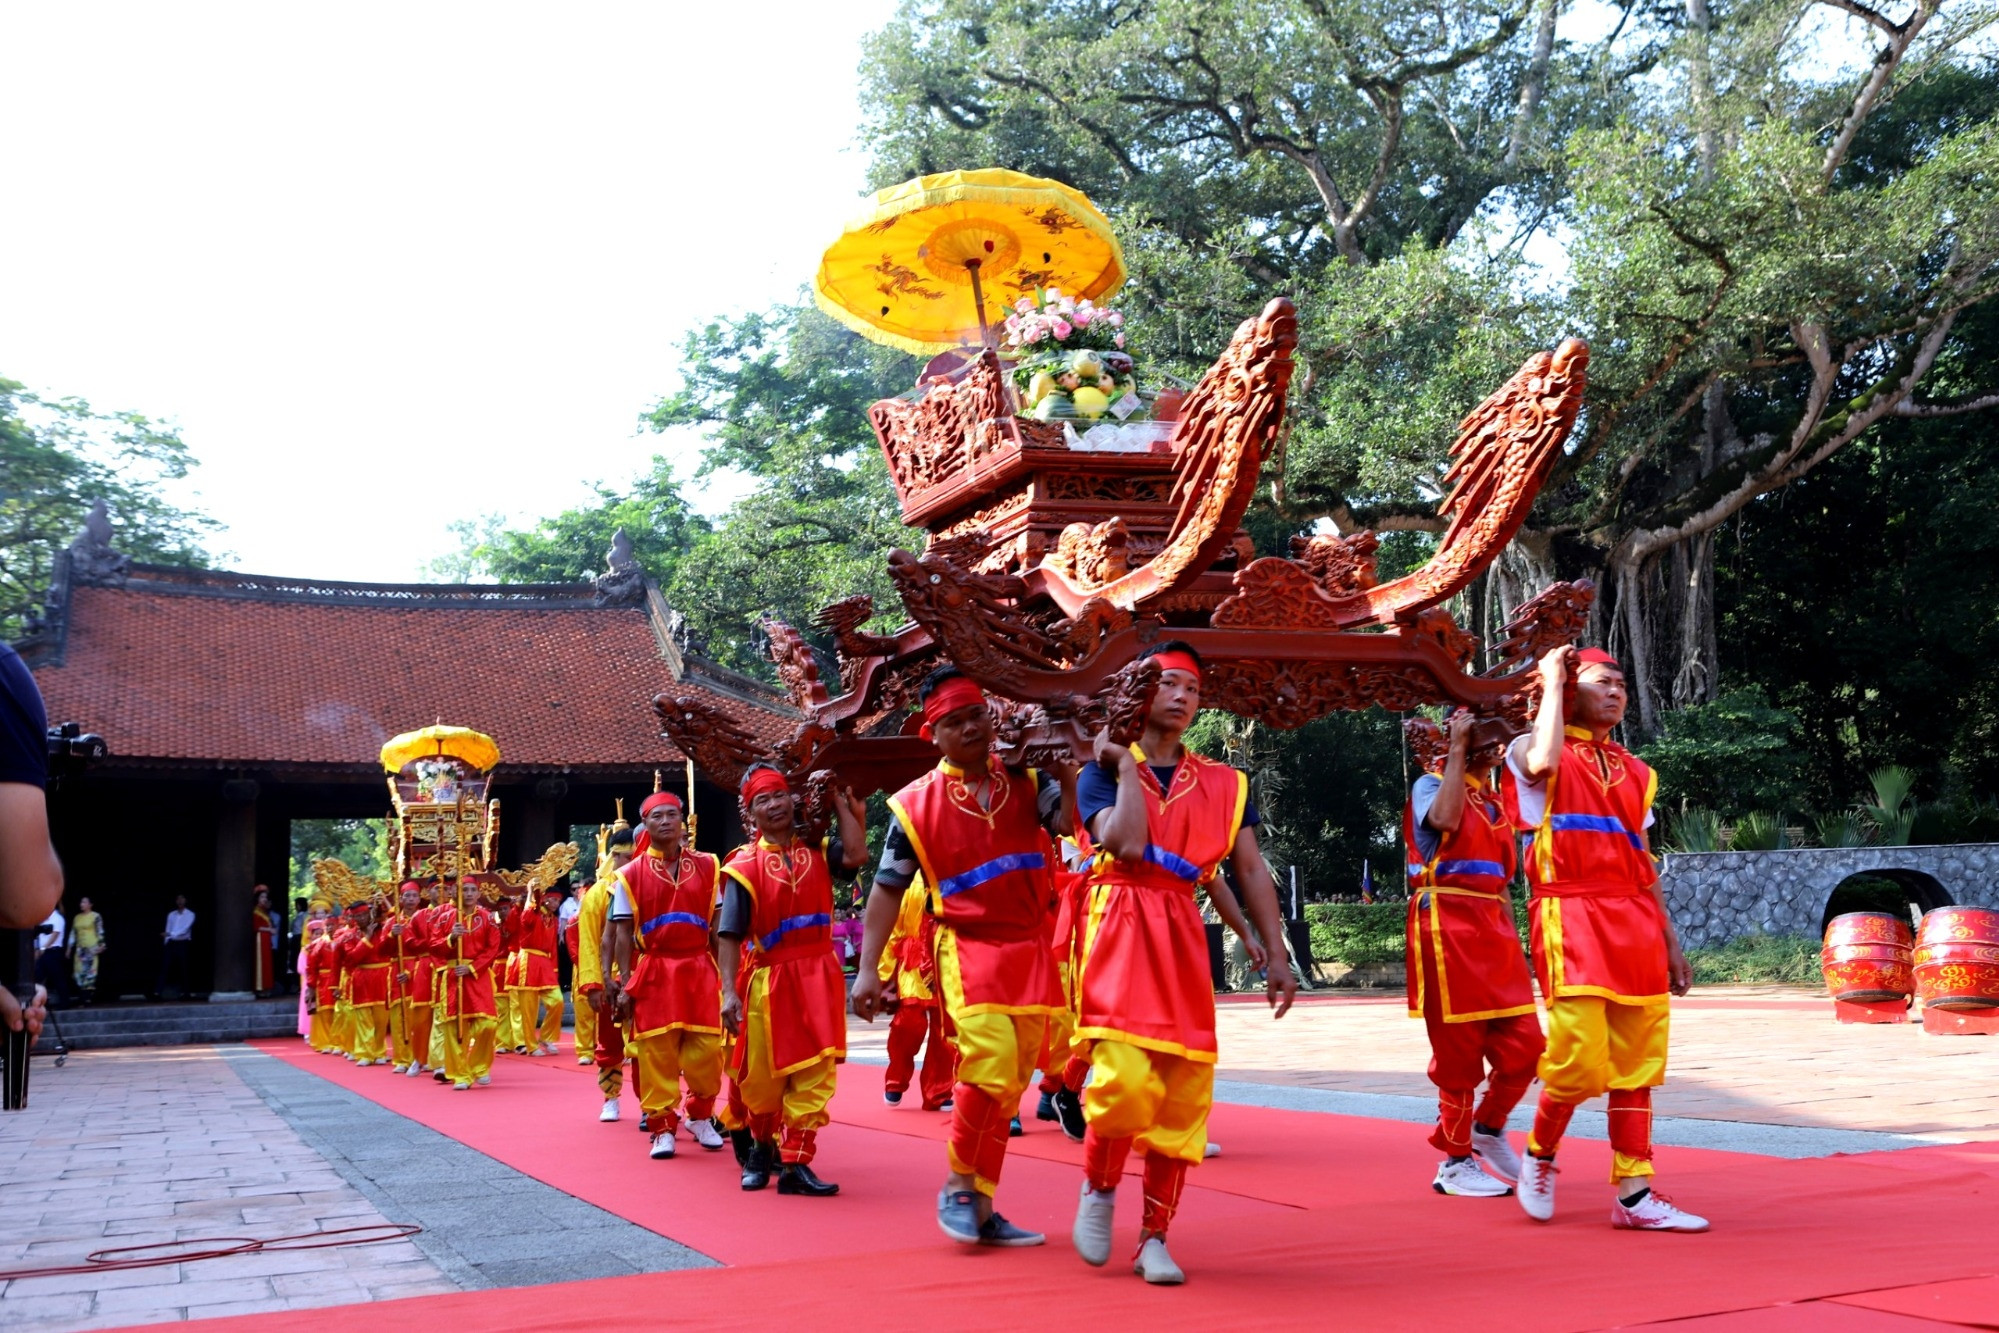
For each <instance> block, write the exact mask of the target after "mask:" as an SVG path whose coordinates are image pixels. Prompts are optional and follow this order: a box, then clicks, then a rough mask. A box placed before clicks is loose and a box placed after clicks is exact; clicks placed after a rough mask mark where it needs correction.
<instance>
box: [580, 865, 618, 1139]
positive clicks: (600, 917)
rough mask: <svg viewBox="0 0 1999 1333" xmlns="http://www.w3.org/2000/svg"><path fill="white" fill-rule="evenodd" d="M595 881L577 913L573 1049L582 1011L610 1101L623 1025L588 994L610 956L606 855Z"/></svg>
mask: <svg viewBox="0 0 1999 1333" xmlns="http://www.w3.org/2000/svg"><path fill="white" fill-rule="evenodd" d="M598 870H599V872H600V873H599V875H598V879H597V882H596V883H595V884H592V885H591V886H590V887H589V888H588V889H587V890H585V891H584V894H583V908H582V910H581V911H579V912H578V913H577V914H576V947H577V954H576V994H577V996H578V999H577V1002H576V1013H577V1027H576V1032H577V1037H576V1049H577V1050H578V1051H579V1052H581V1051H583V1050H584V1046H583V1036H582V1033H583V1026H582V1015H583V1012H584V1011H585V1010H586V1009H587V1010H589V1011H590V1014H591V1017H592V1020H593V1022H592V1027H591V1032H592V1035H593V1037H594V1039H595V1040H594V1044H593V1045H592V1046H591V1047H590V1048H589V1050H590V1052H591V1056H592V1058H593V1059H594V1060H595V1061H596V1064H597V1087H598V1089H599V1090H600V1091H602V1092H603V1094H604V1099H605V1100H606V1101H609V1100H610V1099H611V1098H613V1097H616V1096H617V1095H618V1094H619V1093H621V1092H623V1091H624V1088H625V1029H624V1027H623V1026H622V1025H621V1024H620V1023H619V1022H618V1020H617V1018H616V1016H615V1015H600V1014H598V1013H597V1011H596V1009H595V1008H594V1007H593V1006H592V1005H591V1003H590V997H591V996H592V995H593V994H595V995H601V994H603V991H604V980H605V977H606V976H607V975H608V974H609V972H610V970H611V960H610V959H608V958H606V957H605V956H604V923H605V922H606V921H608V920H610V916H611V877H612V875H613V874H614V873H615V872H614V871H613V870H612V869H611V863H610V861H609V860H608V859H606V860H604V861H600V862H599V863H598Z"/></svg>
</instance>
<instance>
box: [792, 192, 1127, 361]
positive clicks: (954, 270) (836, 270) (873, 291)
mask: <svg viewBox="0 0 1999 1333" xmlns="http://www.w3.org/2000/svg"><path fill="white" fill-rule="evenodd" d="M1124 277H1125V268H1124V251H1123V250H1122V249H1120V248H1119V247H1118V243H1117V236H1116V235H1115V234H1114V233H1113V232H1112V231H1111V224H1110V220H1109V219H1108V218H1106V217H1105V216H1104V215H1103V214H1102V213H1099V212H1098V211H1097V206H1096V205H1095V204H1092V203H1091V202H1090V201H1089V200H1088V199H1085V198H1084V197H1083V196H1082V194H1081V193H1080V192H1078V191H1076V190H1072V189H1070V188H1069V187H1068V186H1066V185H1064V184H1062V183H1061V182H1059V181H1051V180H1043V179H1041V178H1040V177H1038V176H1025V175H1022V174H1021V173H1020V172H1018V171H1007V170H1005V169H1004V168H1000V167H986V168H983V169H981V170H978V171H946V172H941V173H939V174H937V175H935V176H919V177H917V178H916V179H915V180H913V181H905V182H904V183H903V184H901V185H897V186H894V187H892V188H890V189H887V190H883V191H882V192H881V193H880V194H877V195H876V196H875V197H874V199H873V201H872V203H871V204H870V205H869V208H868V211H867V212H865V213H863V214H862V215H861V216H860V217H858V218H856V219H854V221H852V222H850V223H848V224H847V229H846V230H845V231H844V232H842V233H841V235H840V239H839V240H837V241H835V242H833V244H832V245H831V246H829V247H828V248H827V250H826V254H825V257H824V258H823V259H821V260H820V261H819V272H818V273H817V274H815V275H814V276H813V279H812V295H813V298H814V299H815V300H817V301H818V303H819V308H820V309H821V310H824V311H825V312H826V313H827V314H829V315H831V316H832V317H833V318H835V319H837V320H839V321H840V322H841V323H842V324H845V325H846V326H847V327H848V328H850V329H853V330H854V331H855V332H856V333H859V334H860V335H862V336H863V337H866V338H872V339H873V340H874V341H876V342H879V343H886V344H888V345H889V346H891V347H900V348H901V349H902V350H904V351H905V352H915V353H916V354H917V355H919V356H930V355H934V354H935V353H938V352H944V351H949V350H950V349H951V348H953V347H957V346H959V345H961V344H962V343H964V342H966V341H968V340H969V338H970V336H971V335H973V334H974V333H976V334H977V335H978V336H979V337H980V338H981V339H985V340H988V341H989V340H990V335H989V334H988V332H987V310H986V303H987V302H988V301H992V302H994V303H995V309H997V308H998V306H1002V305H1010V304H1011V303H1012V302H1014V301H1016V300H1018V299H1019V298H1020V297H1021V296H1023V295H1030V294H1032V293H1033V292H1035V291H1036V290H1037V289H1041V288H1047V287H1058V288H1060V289H1061V290H1062V291H1063V292H1065V293H1066V294H1068V295H1070V296H1075V297H1083V296H1087V297H1091V298H1095V297H1099V296H1102V295H1104V294H1105V293H1107V292H1110V291H1112V290H1114V289H1115V288H1116V287H1117V286H1118V284H1119V283H1122V282H1123V281H1124Z"/></svg>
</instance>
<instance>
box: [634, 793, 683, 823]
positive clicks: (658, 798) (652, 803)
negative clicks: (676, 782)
mask: <svg viewBox="0 0 1999 1333" xmlns="http://www.w3.org/2000/svg"><path fill="white" fill-rule="evenodd" d="M662 805H670V806H672V807H673V808H674V809H676V810H679V809H681V808H683V807H682V806H681V804H680V798H679V797H678V796H675V795H674V794H673V793H672V792H670V791H656V792H654V793H653V794H652V795H650V796H648V797H646V798H645V800H643V801H641V802H639V818H640V819H644V818H645V817H646V816H647V815H648V814H649V813H651V812H652V811H654V810H657V809H659V808H660V807H661V806H662Z"/></svg>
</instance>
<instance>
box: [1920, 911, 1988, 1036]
mask: <svg viewBox="0 0 1999 1333" xmlns="http://www.w3.org/2000/svg"><path fill="white" fill-rule="evenodd" d="M1916 994H1917V995H1918V996H1919V997H1920V998H1921V999H1922V1002H1923V1007H1924V1008H1925V1009H1943V1010H1960V1011H1962V1010H1980V1009H1999V912H1995V911H1993V910H1992V909H1991V908H1988V907H1939V908H1937V909H1936V910H1935V911H1934V912H1926V913H1924V914H1923V925H1922V929H1921V930H1920V931H1918V932H1917V933H1916Z"/></svg>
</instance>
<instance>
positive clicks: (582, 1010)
mask: <svg viewBox="0 0 1999 1333" xmlns="http://www.w3.org/2000/svg"><path fill="white" fill-rule="evenodd" d="M584 892H585V893H588V892H589V890H587V889H586V890H584ZM577 906H578V908H579V909H580V908H581V907H582V900H581V899H579V900H578V901H577ZM582 920H583V914H582V912H581V911H580V910H579V911H578V912H577V913H576V914H575V915H574V916H571V917H570V918H569V924H568V925H566V926H564V927H563V928H562V947H563V948H565V949H567V950H568V951H569V999H570V1006H569V1007H570V1008H571V1009H572V1010H574V1011H575V1014H576V1018H575V1023H576V1063H577V1064H579V1065H581V1064H588V1063H590V1062H591V1061H592V1060H594V1059H595V1058H596V1050H597V1011H596V1010H595V1009H593V1008H591V1007H590V1005H589V1004H588V1003H587V1002H586V1001H585V1000H584V998H583V928H582V926H581V925H579V924H578V923H579V922H581V921H582ZM599 975H600V977H601V975H602V974H601V973H600V974H599ZM598 984H599V985H602V984H603V982H602V981H601V980H600V981H599V982H598Z"/></svg>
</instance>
